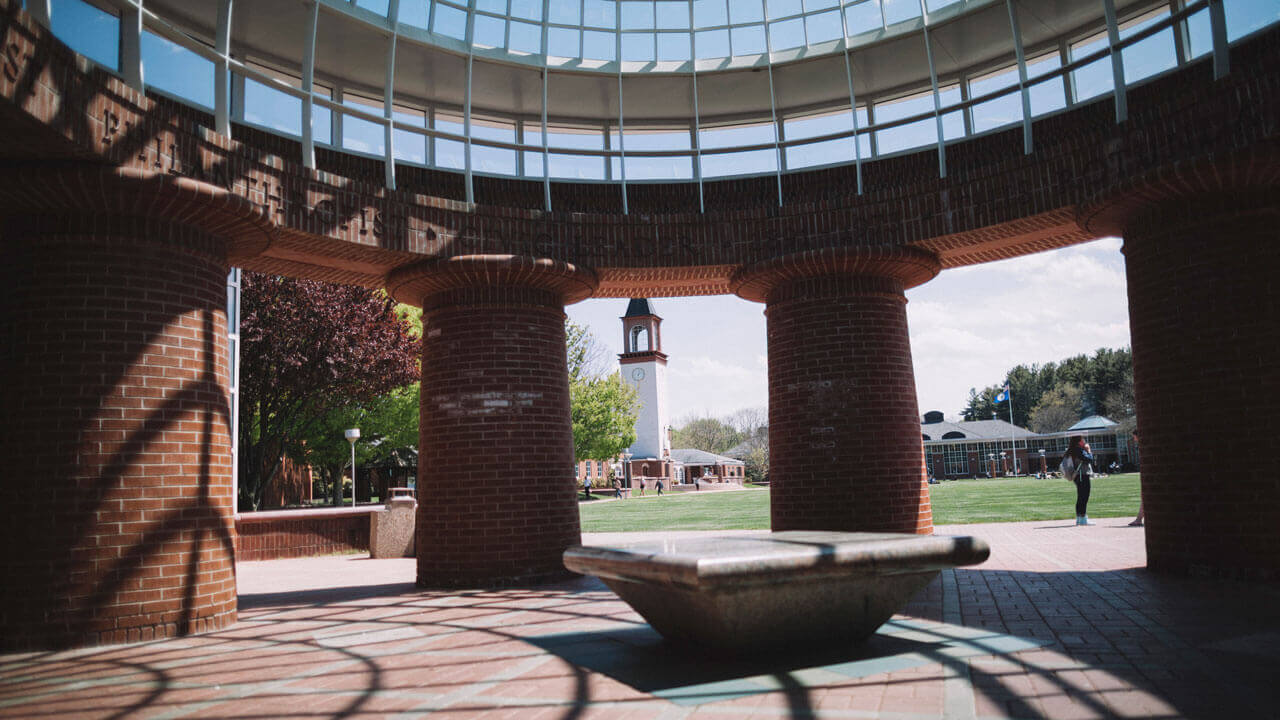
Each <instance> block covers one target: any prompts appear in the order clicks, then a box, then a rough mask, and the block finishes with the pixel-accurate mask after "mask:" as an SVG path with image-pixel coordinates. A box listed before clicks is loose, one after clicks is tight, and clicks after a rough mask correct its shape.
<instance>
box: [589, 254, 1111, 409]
mask: <svg viewBox="0 0 1280 720" xmlns="http://www.w3.org/2000/svg"><path fill="white" fill-rule="evenodd" d="M1120 245H1121V243H1120V240H1118V239H1116V238H1105V239H1102V240H1097V241H1094V242H1091V243H1087V244H1084V245H1077V246H1074V247H1070V248H1064V249H1061V250H1055V251H1051V252H1042V253H1037V254H1035V255H1029V256H1026V257H1021V258H1015V259H1013V260H1004V261H1001V262H994V263H986V264H984V265H976V266H971V267H964V268H956V269H953V270H946V271H944V272H943V273H942V274H941V275H939V276H938V277H937V278H935V279H934V280H932V281H930V282H928V283H926V284H924V285H921V286H920V287H917V288H914V289H912V290H909V291H908V292H907V322H908V325H909V327H910V332H911V351H912V363H913V365H914V367H915V375H916V392H917V397H918V400H919V405H920V412H922V413H923V412H925V411H927V410H941V411H942V412H944V413H945V414H946V415H947V416H948V417H949V418H950V417H952V416H955V415H958V413H959V411H960V409H961V408H962V407H964V404H965V402H966V401H967V399H968V396H969V388H971V387H977V388H983V387H986V386H988V385H994V384H997V383H999V382H1001V381H1002V380H1003V379H1004V374H1005V371H1007V370H1008V369H1009V368H1011V367H1013V366H1014V365H1017V364H1019V363H1045V362H1056V361H1058V360H1061V359H1063V358H1065V357H1070V356H1072V355H1078V354H1080V353H1092V352H1093V351H1094V350H1097V349H1098V348H1100V347H1126V346H1128V345H1129V308H1128V299H1127V295H1126V293H1125V278H1124V256H1123V255H1122V254H1121V253H1120ZM654 306H655V311H656V312H657V313H658V315H660V316H661V317H662V318H663V322H662V345H663V351H664V352H666V353H667V354H668V355H669V356H670V357H669V360H668V365H667V367H668V370H669V373H668V382H669V385H670V387H669V394H670V395H669V396H670V401H671V417H672V419H673V422H675V423H677V424H679V423H680V422H681V421H683V420H685V419H687V418H690V417H694V416H702V415H711V416H715V417H723V416H727V415H730V414H732V413H733V412H734V411H736V410H739V409H742V408H752V407H765V406H767V404H768V374H767V373H768V349H767V347H766V338H765V317H764V306H763V305H761V304H759V303H752V302H747V301H746V300H741V299H739V298H736V297H732V296H717V297H697V298H661V299H657V300H655V301H654ZM626 307H627V301H626V300H621V299H611V300H588V301H585V302H582V303H578V304H576V305H572V306H570V307H569V308H568V309H567V313H568V315H569V318H570V319H571V320H573V321H574V322H576V323H578V324H580V325H585V326H587V327H588V328H590V329H591V331H592V333H593V334H594V335H595V336H596V337H597V339H598V340H600V341H601V342H602V343H603V344H604V345H606V346H607V347H608V348H609V353H610V356H611V358H616V355H617V353H619V352H621V351H622V323H621V322H620V320H619V319H618V318H619V317H620V316H621V315H622V313H623V312H624V311H625V310H626ZM614 364H615V365H616V360H614Z"/></svg>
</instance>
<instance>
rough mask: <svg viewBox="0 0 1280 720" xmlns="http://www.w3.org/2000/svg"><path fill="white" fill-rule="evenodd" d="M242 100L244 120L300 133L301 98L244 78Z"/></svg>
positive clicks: (296, 134)
mask: <svg viewBox="0 0 1280 720" xmlns="http://www.w3.org/2000/svg"><path fill="white" fill-rule="evenodd" d="M243 102H244V119H245V121H247V122H250V123H252V124H254V125H258V126H260V127H264V128H269V129H271V130H275V131H276V132H283V133H288V134H290V135H293V136H299V135H302V98H298V97H293V96H292V95H290V94H288V93H286V92H284V91H283V90H278V89H276V88H273V87H271V86H269V85H264V84H262V83H260V82H258V81H257V80H254V79H253V78H245V79H244V101H243Z"/></svg>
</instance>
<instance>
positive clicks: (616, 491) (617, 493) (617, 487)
mask: <svg viewBox="0 0 1280 720" xmlns="http://www.w3.org/2000/svg"><path fill="white" fill-rule="evenodd" d="M613 497H614V499H616V500H621V499H622V482H621V481H620V480H618V478H614V479H613Z"/></svg>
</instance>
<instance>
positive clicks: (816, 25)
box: [804, 10, 844, 45]
mask: <svg viewBox="0 0 1280 720" xmlns="http://www.w3.org/2000/svg"><path fill="white" fill-rule="evenodd" d="M804 27H805V32H806V36H807V38H808V42H809V44H810V45H813V44H816V43H821V42H827V41H828V40H839V39H840V35H841V34H842V33H844V30H843V29H842V28H841V27H840V11H839V10H831V11H830V12H824V13H818V14H817V15H810V16H808V17H806V18H805V19H804Z"/></svg>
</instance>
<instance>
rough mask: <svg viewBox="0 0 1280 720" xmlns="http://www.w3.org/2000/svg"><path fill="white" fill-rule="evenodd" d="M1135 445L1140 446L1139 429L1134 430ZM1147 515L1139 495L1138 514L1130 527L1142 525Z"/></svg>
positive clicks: (1140, 487)
mask: <svg viewBox="0 0 1280 720" xmlns="http://www.w3.org/2000/svg"><path fill="white" fill-rule="evenodd" d="M1133 446H1134V447H1135V448H1136V447H1138V431H1137V430H1134V431H1133ZM1138 492H1139V493H1141V492H1142V486H1141V483H1139V486H1138ZM1146 517H1147V515H1146V513H1145V512H1144V511H1143V507H1142V495H1138V516H1137V517H1136V518H1134V519H1133V522H1131V523H1129V527H1142V523H1143V521H1144V520H1145V519H1146Z"/></svg>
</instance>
